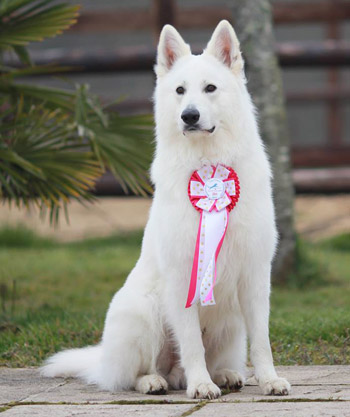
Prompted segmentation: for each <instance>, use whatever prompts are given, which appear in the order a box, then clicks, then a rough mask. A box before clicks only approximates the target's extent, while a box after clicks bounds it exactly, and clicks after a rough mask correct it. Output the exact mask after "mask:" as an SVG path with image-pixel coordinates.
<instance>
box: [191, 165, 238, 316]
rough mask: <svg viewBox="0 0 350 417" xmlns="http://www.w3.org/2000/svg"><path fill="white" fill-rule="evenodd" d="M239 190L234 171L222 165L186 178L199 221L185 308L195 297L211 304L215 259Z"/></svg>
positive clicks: (204, 304)
mask: <svg viewBox="0 0 350 417" xmlns="http://www.w3.org/2000/svg"><path fill="white" fill-rule="evenodd" d="M239 192H240V188H239V180H238V176H237V174H236V173H235V171H234V170H233V169H232V168H230V167H226V166H224V165H217V166H216V167H215V166H213V165H206V166H204V167H202V168H201V169H199V170H198V171H195V172H193V174H192V176H191V178H190V181H189V184H188V196H189V198H190V201H191V203H192V205H193V207H194V208H195V209H196V210H198V211H199V212H200V220H199V227H198V234H197V241H196V248H195V253H194V258H193V266H192V273H191V281H190V287H189V290H188V297H187V303H186V308H188V307H191V306H192V305H193V304H195V303H196V302H197V301H198V300H200V302H201V305H202V306H208V305H214V304H215V299H214V294H213V289H214V285H215V281H216V261H217V258H218V255H219V252H220V249H221V246H222V243H223V241H224V238H225V234H226V230H227V224H228V219H229V213H230V211H231V210H232V209H233V208H234V206H235V205H236V203H237V201H238V198H239Z"/></svg>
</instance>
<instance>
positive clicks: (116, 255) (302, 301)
mask: <svg viewBox="0 0 350 417" xmlns="http://www.w3.org/2000/svg"><path fill="white" fill-rule="evenodd" d="M141 238H142V234H141V232H139V233H133V234H128V235H119V236H111V237H107V238H101V239H88V240H85V241H81V242H72V243H64V244H60V243H58V242H55V241H54V240H52V239H44V238H41V237H39V236H37V235H36V234H35V233H33V232H30V231H28V230H26V229H23V228H21V227H18V228H16V229H8V228H4V229H0V303H1V305H0V308H1V312H0V365H2V366H10V367H21V366H30V365H39V364H40V363H41V362H42V360H43V359H44V358H45V357H47V355H48V354H50V353H53V352H55V351H57V350H59V349H62V348H64V347H76V346H84V345H86V344H91V343H96V342H97V341H99V339H100V337H101V331H102V328H103V320H104V316H105V313H106V309H107V307H108V304H109V301H110V300H111V298H112V296H113V294H114V292H115V291H116V290H117V289H118V288H120V287H121V285H122V284H123V282H124V280H125V278H126V276H127V275H128V273H129V271H130V270H131V268H132V267H133V266H134V264H135V261H136V260H137V258H138V255H139V251H140V243H141ZM349 242H350V235H343V236H339V237H337V238H334V239H331V240H328V241H325V242H322V243H320V244H317V245H310V244H306V243H305V242H301V243H299V246H298V267H297V268H296V271H295V273H294V274H292V275H291V279H290V283H289V285H287V286H284V287H279V286H274V289H273V291H272V297H271V326H270V327H271V342H272V347H273V350H274V357H275V362H276V364H283V365H293V364H345V363H349V361H350V359H349V358H350V310H349V299H350V286H349V282H350V264H349V262H348V254H347V252H346V251H347V248H348V247H349ZM310 277H311V278H310ZM303 279H304V280H305V281H306V283H304V282H303Z"/></svg>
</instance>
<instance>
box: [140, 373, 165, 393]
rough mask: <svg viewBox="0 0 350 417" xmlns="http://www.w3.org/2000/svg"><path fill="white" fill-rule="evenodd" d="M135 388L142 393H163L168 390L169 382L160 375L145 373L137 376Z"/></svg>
mask: <svg viewBox="0 0 350 417" xmlns="http://www.w3.org/2000/svg"><path fill="white" fill-rule="evenodd" d="M135 389H136V390H137V391H139V392H140V393H141V394H150V395H163V394H166V393H167V391H168V383H167V382H166V380H165V379H164V378H163V377H161V376H160V375H156V374H153V375H144V376H140V377H139V378H137V381H136V385H135Z"/></svg>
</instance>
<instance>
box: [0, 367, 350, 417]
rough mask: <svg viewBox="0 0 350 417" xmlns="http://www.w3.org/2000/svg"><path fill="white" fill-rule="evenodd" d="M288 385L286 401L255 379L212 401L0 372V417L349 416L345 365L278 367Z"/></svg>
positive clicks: (349, 380)
mask: <svg viewBox="0 0 350 417" xmlns="http://www.w3.org/2000/svg"><path fill="white" fill-rule="evenodd" d="M278 372H279V374H280V376H284V377H286V378H288V380H289V381H290V382H291V384H292V386H293V388H292V394H291V395H290V396H288V397H278V396H269V397H267V396H263V395H261V393H260V389H259V387H258V386H257V385H256V383H255V381H254V378H248V381H247V385H246V386H245V387H244V388H243V389H242V390H241V391H240V392H234V393H229V394H226V395H223V396H222V397H221V398H220V399H219V400H215V401H199V400H190V399H189V398H187V397H186V395H185V393H184V391H173V392H170V393H169V394H168V395H162V396H155V395H152V396H151V395H141V394H138V393H136V392H120V393H116V394H111V393H109V392H106V391H100V390H99V389H97V388H96V387H94V386H86V385H84V384H82V383H81V382H79V381H78V380H75V379H64V378H55V379H46V378H42V377H41V376H40V375H39V372H38V370H37V369H9V368H0V412H1V411H3V413H2V414H1V417H2V416H3V417H15V416H28V417H29V416H30V417H33V416H38V417H44V416H45V417H50V416H55V417H68V416H94V417H100V416H102V417H104V416H105V417H109V416H113V417H129V416H130V417H131V416H132V417H134V416H136V417H137V416H142V417H175V416H176V417H185V416H190V415H191V416H194V417H233V416H238V417H248V416H249V417H254V416H256V417H265V416H266V417H316V416H317V417H321V416H322V417H326V416H327V417H328V416H335V417H349V416H350V365H349V366H291V367H288V366H281V367H278Z"/></svg>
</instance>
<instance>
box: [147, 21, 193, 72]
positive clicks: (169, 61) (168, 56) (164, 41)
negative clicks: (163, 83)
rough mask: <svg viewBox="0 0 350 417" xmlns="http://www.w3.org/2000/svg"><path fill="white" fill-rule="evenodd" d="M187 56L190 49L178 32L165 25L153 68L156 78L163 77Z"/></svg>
mask: <svg viewBox="0 0 350 417" xmlns="http://www.w3.org/2000/svg"><path fill="white" fill-rule="evenodd" d="M189 54H191V48H190V47H189V45H187V44H186V43H185V41H184V40H183V39H182V37H181V36H180V34H179V32H178V31H177V30H176V29H175V28H174V27H173V26H171V25H165V26H164V27H163V29H162V32H161V34H160V38H159V44H158V52H157V65H156V66H155V68H154V70H155V73H156V75H157V77H161V76H162V75H165V74H166V73H167V72H168V71H169V70H170V69H171V67H172V66H173V65H174V63H175V62H176V61H177V60H178V59H179V58H181V57H182V56H185V55H189Z"/></svg>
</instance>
